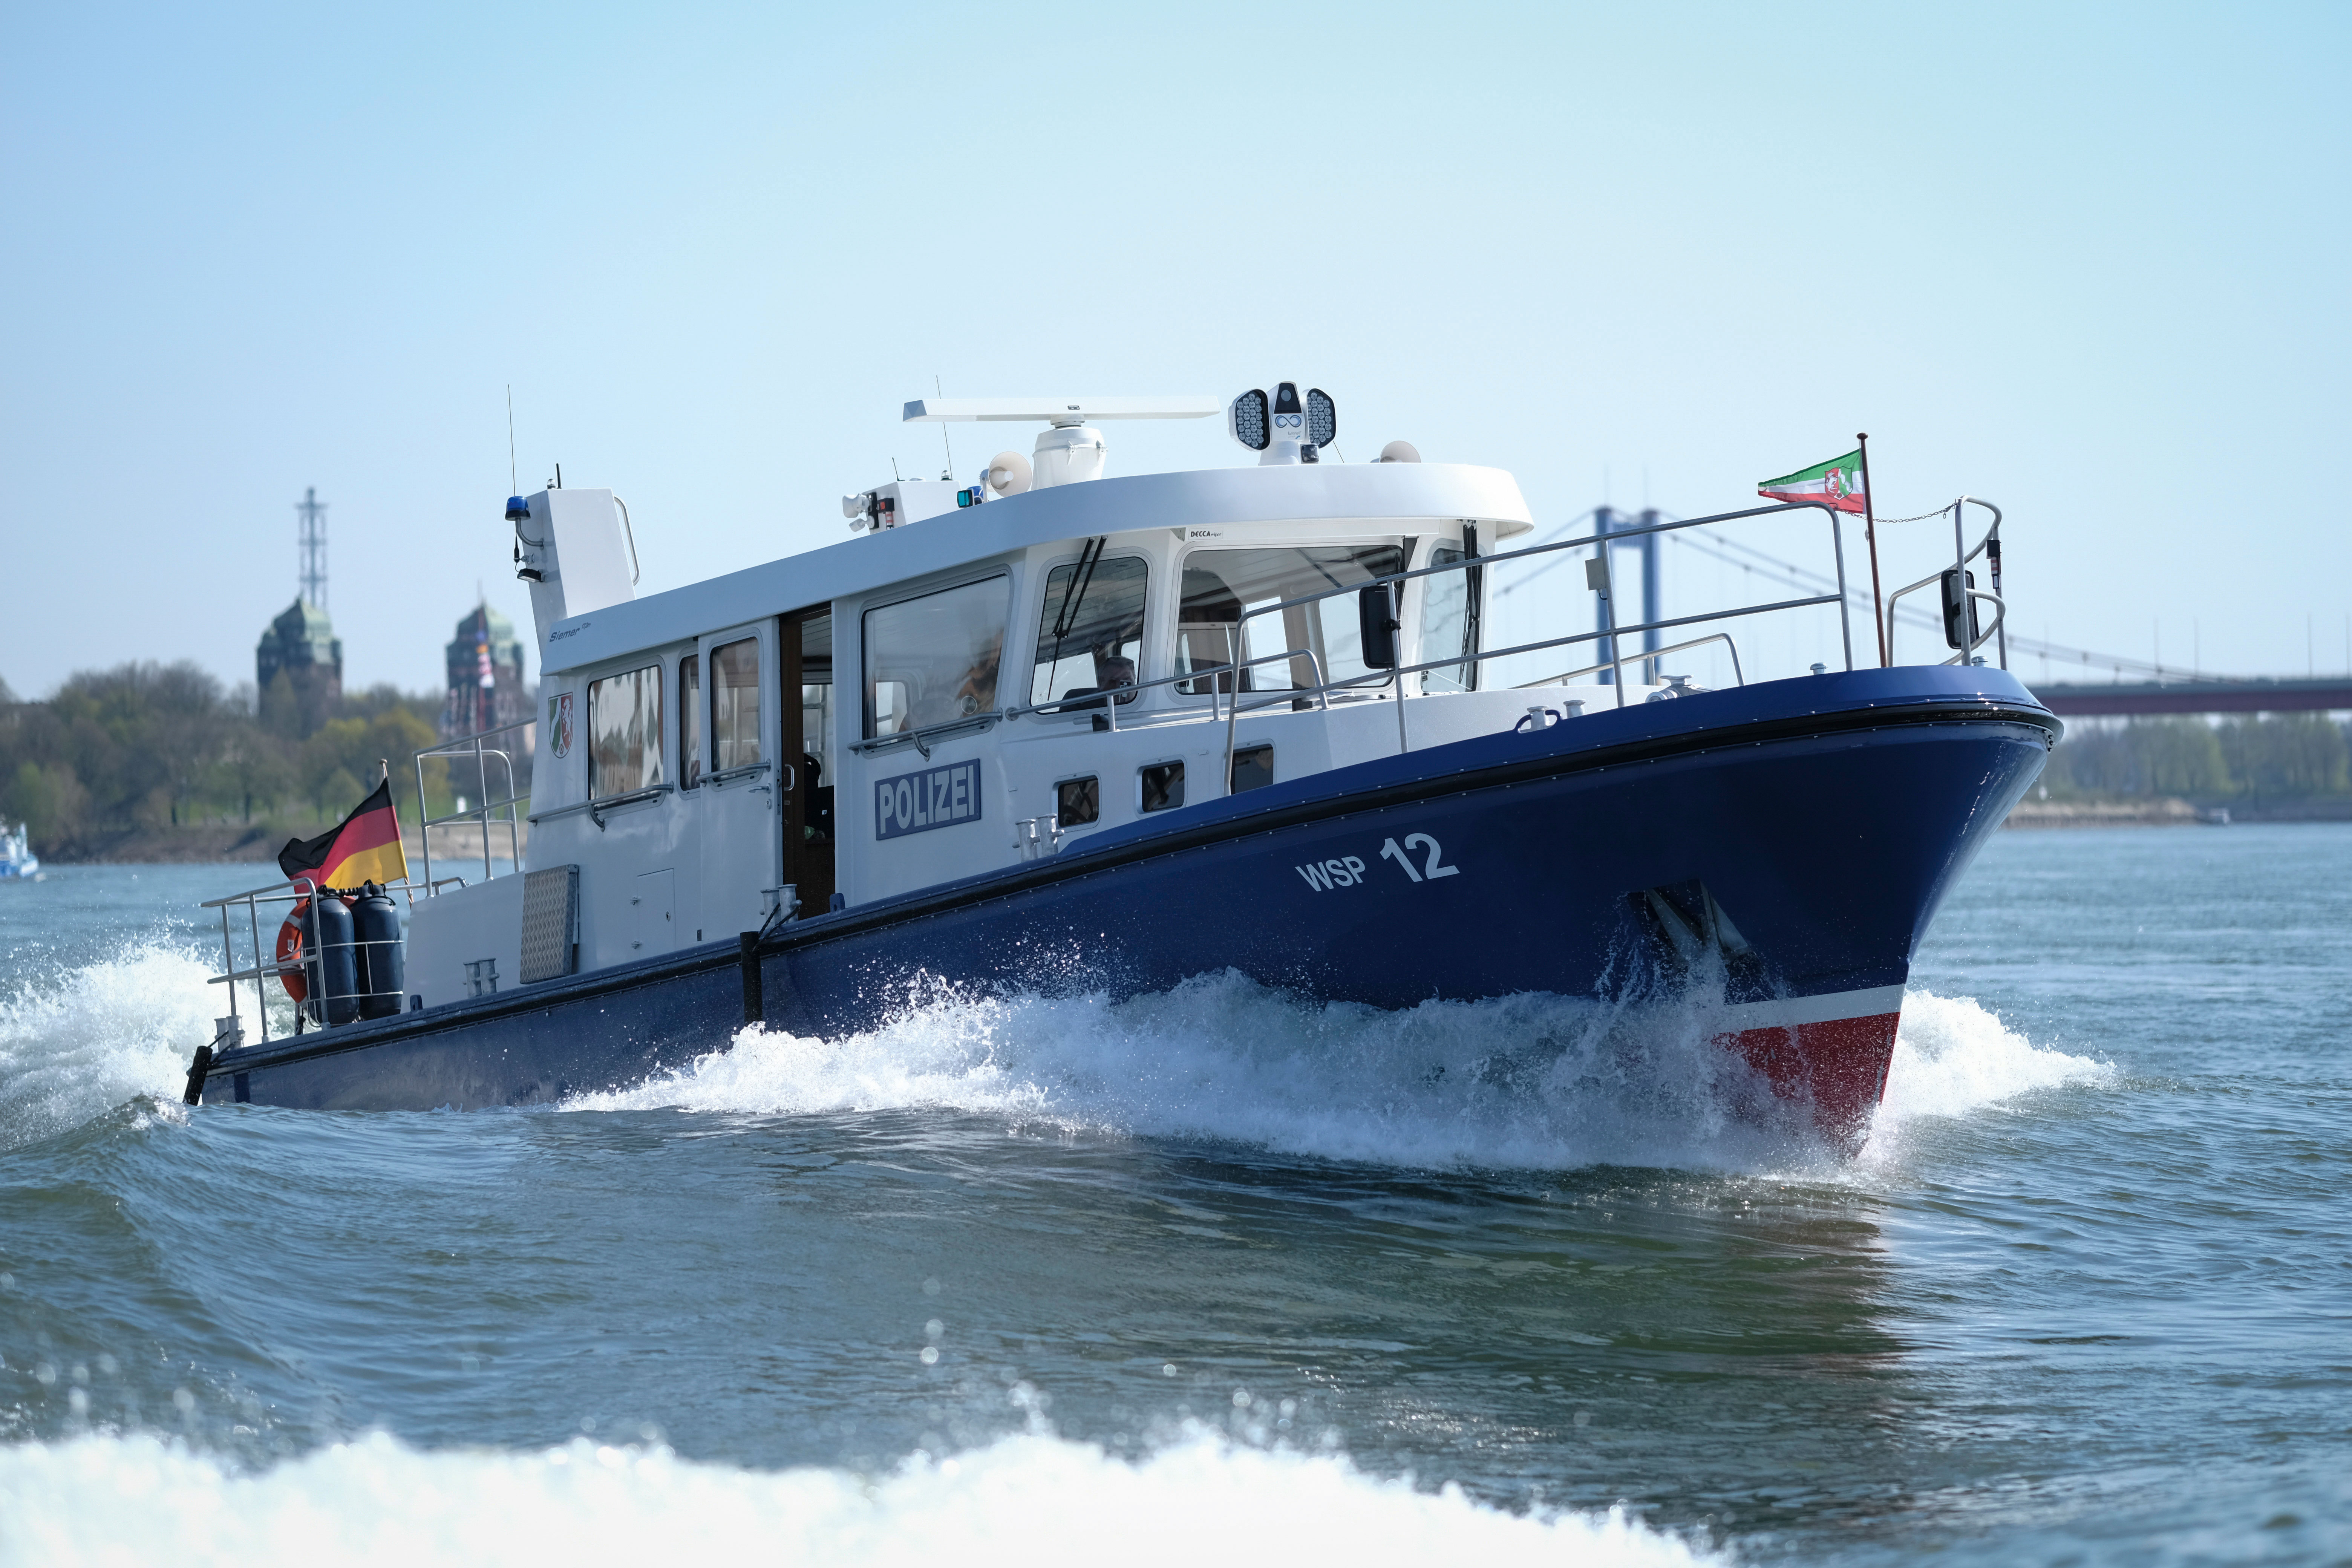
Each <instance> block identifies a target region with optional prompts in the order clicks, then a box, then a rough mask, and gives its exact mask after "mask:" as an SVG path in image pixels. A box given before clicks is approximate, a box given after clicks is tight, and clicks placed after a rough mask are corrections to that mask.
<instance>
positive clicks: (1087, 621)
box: [1029, 556, 1149, 702]
mask: <svg viewBox="0 0 2352 1568" xmlns="http://www.w3.org/2000/svg"><path fill="white" fill-rule="evenodd" d="M1079 564H1080V563H1076V562H1073V563H1070V564H1069V565H1066V566H1056V567H1055V568H1054V570H1053V571H1052V572H1051V573H1049V574H1046V577H1045V609H1044V611H1043V612H1042V613H1041V614H1040V615H1039V616H1038V620H1037V661H1036V663H1035V665H1034V667H1032V668H1033V671H1034V673H1033V674H1032V675H1031V676H1030V679H1029V700H1030V701H1032V702H1058V701H1061V700H1064V699H1066V698H1071V697H1088V696H1092V695H1093V694H1094V693H1096V692H1097V691H1109V690H1113V689H1117V688H1119V687H1132V686H1134V684H1135V664H1136V660H1137V659H1139V658H1142V657H1143V605H1144V596H1145V588H1146V585H1147V584H1146V580H1147V578H1148V575H1149V573H1148V571H1147V569H1146V568H1145V566H1144V563H1142V561H1140V560H1139V559H1138V558H1136V557H1134V556H1120V557H1118V559H1116V560H1110V561H1103V560H1097V561H1096V562H1095V563H1093V565H1092V569H1091V570H1088V571H1080V570H1079ZM1118 700H1119V701H1121V702H1132V701H1134V700H1135V693H1134V692H1133V691H1132V690H1129V691H1128V692H1127V693H1126V694H1125V695H1124V696H1122V697H1120V698H1119V699H1118Z"/></svg>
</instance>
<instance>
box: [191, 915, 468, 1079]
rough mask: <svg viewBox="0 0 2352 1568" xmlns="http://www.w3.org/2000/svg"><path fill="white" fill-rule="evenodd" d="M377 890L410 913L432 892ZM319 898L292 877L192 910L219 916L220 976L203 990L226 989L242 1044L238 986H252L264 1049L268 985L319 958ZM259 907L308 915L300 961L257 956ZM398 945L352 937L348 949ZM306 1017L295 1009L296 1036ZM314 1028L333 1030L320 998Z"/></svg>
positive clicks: (369, 993)
mask: <svg viewBox="0 0 2352 1568" xmlns="http://www.w3.org/2000/svg"><path fill="white" fill-rule="evenodd" d="M376 885H377V886H378V887H380V888H382V889H383V890H384V891H385V892H387V893H406V894H407V895H408V901H409V904H410V906H411V907H412V908H413V907H414V906H415V902H416V894H417V890H418V889H419V888H420V887H423V888H424V890H425V892H426V893H427V894H428V895H430V893H431V892H432V890H433V889H432V887H431V886H430V885H428V884H421V883H419V882H417V881H416V880H415V879H404V880H402V881H398V882H379V883H378V884H376ZM318 894H319V887H318V884H317V883H315V882H313V881H312V880H311V879H310V878H308V877H295V878H291V879H288V880H286V881H283V882H272V883H269V884H268V886H266V887H260V888H249V889H247V890H245V891H244V892H241V893H230V894H227V895H226V896H224V897H222V898H217V899H206V900H203V901H202V902H201V903H199V904H198V905H197V906H196V907H197V908H198V909H204V910H220V912H221V969H222V971H223V973H219V974H216V975H213V976H210V977H209V978H208V979H207V980H206V982H205V984H210V985H226V986H227V987H228V1018H227V1020H226V1021H227V1022H228V1023H229V1024H230V1025H232V1026H234V1028H235V1031H236V1038H238V1039H242V1038H243V1037H244V1031H245V1026H244V1024H243V1023H242V1021H241V1015H240V1014H239V1013H238V1010H237V1001H236V988H237V985H238V984H240V983H242V982H244V981H248V980H249V981H252V982H253V983H254V1012H255V1015H256V1016H257V1019H258V1021H259V1025H260V1029H261V1039H262V1041H263V1042H264V1043H267V1042H268V1039H269V994H268V990H267V982H268V981H269V980H270V979H272V978H274V977H278V976H283V975H288V974H300V973H305V972H307V971H308V969H309V967H310V959H309V955H310V954H314V953H317V952H320V950H321V949H322V948H323V947H324V945H325V944H324V942H322V941H321V940H320V934H319V907H318V901H317V900H318ZM263 904H293V905H296V906H297V907H298V908H300V909H303V910H306V911H307V918H306V920H305V921H304V928H305V929H304V936H303V942H304V946H303V949H302V954H303V955H302V956H299V957H298V958H297V959H296V960H295V961H294V962H293V963H278V962H276V961H275V960H270V961H268V962H265V961H264V960H263V958H262V956H261V955H262V951H263V949H262V942H261V906H262V905H263ZM239 905H242V906H244V908H245V910H246V914H247V930H248V935H249V937H250V940H251V942H252V943H253V966H252V967H251V968H249V969H240V968H238V967H237V963H236V942H235V940H234V938H233V936H232V934H231V932H230V930H229V923H228V912H229V910H232V909H234V908H236V907H237V906H239ZM398 940H399V939H397V938H393V937H377V938H373V939H370V940H366V941H362V940H361V939H359V938H358V937H357V936H354V937H353V939H352V942H351V943H350V944H349V945H351V946H352V947H384V946H391V945H396V943H397V942H398ZM339 945H340V944H339ZM320 973H321V974H323V973H324V970H323V969H322V970H321V971H320ZM396 994H398V993H396V992H391V991H367V992H360V993H356V994H354V998H353V999H355V1000H356V999H360V998H363V997H367V996H390V995H396ZM305 1016H307V1015H306V1013H305V1012H304V1010H303V1009H301V1008H299V1007H298V1008H297V1009H296V1013H295V1033H297V1034H299V1033H301V1025H302V1020H303V1018H304V1017H305ZM319 1026H320V1028H322V1029H324V1028H331V1027H333V1024H332V1023H331V1021H330V1020H329V1019H328V1017H327V1013H326V1007H325V1005H324V998H323V997H322V998H321V999H320V1009H319Z"/></svg>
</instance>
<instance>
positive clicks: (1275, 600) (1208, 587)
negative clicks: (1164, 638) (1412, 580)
mask: <svg viewBox="0 0 2352 1568" xmlns="http://www.w3.org/2000/svg"><path fill="white" fill-rule="evenodd" d="M1403 570H1404V549H1403V547H1402V545H1397V544H1310V545H1301V546H1298V547H1297V548H1294V549H1283V550H1196V551H1194V552H1192V554H1191V555H1190V556H1188V557H1186V558H1185V562H1184V580H1183V603H1182V608H1181V610H1179V611H1178V613H1177V626H1176V671H1175V672H1176V673H1177V674H1179V675H1182V674H1186V673H1188V672H1191V671H1194V670H1199V671H1203V672H1206V671H1210V670H1213V668H1215V667H1216V666H1218V665H1222V664H1224V663H1226V662H1227V661H1228V660H1229V659H1233V660H1237V661H1238V662H1239V663H1240V664H1241V665H1242V666H1243V668H1242V670H1241V689H1243V690H1244V691H1286V690H1307V689H1312V688H1314V687H1316V686H1318V685H1320V684H1324V683H1326V682H1329V681H1335V680H1347V679H1351V678H1353V677H1357V676H1362V675H1370V674H1371V673H1372V672H1371V671H1370V669H1369V668H1367V667H1366V666H1365V664H1364V661H1363V658H1362V654H1363V649H1362V647H1361V646H1360V632H1359V631H1358V629H1357V624H1356V596H1355V595H1353V594H1339V595H1333V596H1332V597H1330V598H1328V599H1325V600H1323V601H1322V602H1321V603H1319V604H1314V605H1292V606H1291V607H1290V608H1289V609H1286V610H1284V611H1282V612H1280V613H1279V614H1276V615H1265V616H1257V617H1256V618H1255V619H1254V620H1250V621H1247V622H1244V621H1243V619H1242V616H1243V615H1244V613H1245V612H1246V611H1249V610H1254V609H1257V608H1259V607H1260V606H1263V605H1277V604H1280V603H1281V602H1282V601H1284V600H1285V599H1297V598H1303V597H1305V596H1306V595H1309V594H1317V593H1322V592H1324V591H1326V590H1328V589H1332V588H1351V587H1355V586H1357V585H1358V584H1364V583H1369V582H1370V581H1371V580H1372V579H1373V578H1375V577H1381V576H1386V575H1387V574H1390V573H1391V572H1402V571H1403ZM1237 638H1238V641H1236V639H1237ZM1283 655H1288V657H1287V658H1284V657H1282V656H1283ZM1318 668H1320V670H1321V671H1322V675H1321V678H1320V679H1319V680H1318V678H1317V670H1318ZM1370 684H1372V683H1371V682H1369V681H1368V682H1366V685H1367V686H1370ZM1176 689H1177V690H1178V691H1180V692H1182V693H1184V694H1186V695H1188V696H1204V695H1206V694H1207V693H1208V692H1209V691H1210V690H1211V689H1215V690H1218V691H1231V690H1232V689H1234V675H1233V674H1232V672H1230V671H1226V672H1223V673H1217V674H1208V673H1203V674H1201V675H1199V676H1197V677H1195V678H1194V679H1191V680H1187V681H1181V682H1179V683H1178V685H1177V688H1176Z"/></svg>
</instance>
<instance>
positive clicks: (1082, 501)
mask: <svg viewBox="0 0 2352 1568" xmlns="http://www.w3.org/2000/svg"><path fill="white" fill-rule="evenodd" d="M1357 518H1361V519H1364V520H1366V521H1373V520H1378V521H1391V520H1395V519H1408V520H1409V519H1414V518H1427V519H1430V520H1433V521H1435V520H1439V519H1444V520H1446V521H1453V520H1456V519H1465V518H1466V519H1475V520H1476V521H1481V522H1499V523H1502V524H1504V525H1505V527H1506V531H1507V532H1511V533H1518V532H1524V531H1526V530H1527V529H1528V528H1531V527H1533V526H1534V520H1533V519H1532V518H1531V517H1529V516H1528V503H1527V499H1526V498H1525V497H1523V496H1522V495H1520V494H1519V485H1518V481H1517V479H1513V478H1512V477H1511V476H1510V475H1509V474H1507V473H1506V472H1505V471H1504V470H1502V469H1500V468H1474V467H1471V466H1469V465H1466V464H1461V463H1311V464H1271V465H1266V466H1264V467H1256V468H1202V469H1194V470H1191V471H1188V472H1182V473H1170V474H1134V475H1129V476H1126V477H1123V478H1118V479H1090V480H1087V481H1086V482H1084V483H1080V484H1071V485H1055V486H1054V487H1052V488H1050V489H1042V490H1030V491H1028V492H1026V493H1025V494H1022V495H1017V496H1007V497H1005V498H1004V499H1003V500H992V501H989V502H987V503H986V504H984V505H982V506H980V507H976V508H972V509H969V510H959V511H953V512H948V513H944V514H942V515H940V516H938V517H932V518H926V519H924V520H923V521H920V522H913V523H908V524H906V525H905V526H903V527H899V528H890V529H884V530H882V531H879V532H876V533H870V534H866V535H865V536H862V537H859V538H855V539H849V540H845V541H844V542H841V543H839V544H830V545H826V546H825V547H824V548H823V549H821V550H812V551H809V552H805V553H803V554H800V555H788V556H785V557H784V558H783V559H782V560H780V561H771V562H768V563H764V564H762V565H759V566H751V567H746V568H745V569H744V570H742V571H740V572H730V573H729V574H727V575H725V576H723V577H712V578H708V579H706V580H704V581H702V582H699V583H691V584H687V585H686V586H684V587H680V588H672V589H670V590H668V591H667V592H666V593H660V594H650V595H646V596H645V597H644V598H641V599H632V600H630V601H628V602H626V603H625V604H618V605H606V606H605V607H604V608H603V609H600V610H592V611H589V612H588V613H586V614H584V615H579V616H569V617H567V618H566V619H564V620H562V621H559V622H557V623H556V624H555V626H552V627H551V628H550V629H549V633H548V638H547V645H546V647H545V650H544V652H543V654H542V657H541V670H542V672H543V673H545V674H549V675H561V674H562V673H563V672H565V671H567V670H572V669H579V668H583V667H584V666H587V665H592V664H596V663H599V662H601V661H603V660H604V659H608V658H618V657H620V656H621V655H624V654H628V653H634V652H635V651H637V650H638V649H641V648H651V647H661V646H663V645H665V644H667V643H674V642H681V641H684V640H685V639H687V638H688V637H698V636H699V635H701V634H702V633H704V632H709V631H717V630H719V629H721V628H723V627H726V626H737V625H740V624H741V623H743V622H745V621H750V620H755V619H757V618H758V617H760V616H772V615H777V614H780V613H782V612H783V611H785V610H792V609H798V608H801V607H803V606H804V605H817V604H823V603H824V602H826V601H827V600H832V599H839V598H845V597H848V596H850V595H859V594H866V593H870V592H872V591H874V590H876V589H877V588H886V587H887V586H889V585H890V584H893V583H903V582H908V581H912V580H914V579H917V578H921V577H928V576H929V575H931V574H934V573H939V572H945V571H949V570H950V569H952V568H954V567H956V566H958V565H960V564H961V563H965V562H971V561H985V560H988V559H990V558H991V557H993V556H998V555H1003V554H1008V553H1010V552H1013V551H1017V550H1025V549H1028V548H1030V547H1031V546H1033V545H1038V544H1050V543H1053V542H1055V541H1058V540H1068V539H1083V538H1087V537H1089V536H1091V535H1093V534H1097V533H1129V532H1133V531H1138V530H1141V529H1150V528H1169V529H1178V528H1200V527H1211V526H1224V525H1231V524H1237V523H1277V522H1307V521H1341V520H1351V519H1357Z"/></svg>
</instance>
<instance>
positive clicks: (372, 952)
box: [352, 882, 408, 1018]
mask: <svg viewBox="0 0 2352 1568" xmlns="http://www.w3.org/2000/svg"><path fill="white" fill-rule="evenodd" d="M352 928H353V931H354V934H355V935H356V937H357V939H358V946H357V948H356V949H355V950H354V951H355V952H357V954H358V963H357V964H356V968H357V971H358V978H359V992H360V1016H361V1017H362V1018H389V1017H392V1016H394V1015H395V1014H397V1013H398V1012H399V1011H400V1010H401V1009H402V1008H403V1007H404V1006H406V1005H408V998H407V991H408V977H407V967H408V966H407V963H406V962H405V961H404V957H403V955H402V953H401V950H400V906H399V905H398V904H396V903H394V901H393V898H392V895H391V894H390V893H387V892H385V891H384V890H383V888H382V887H380V886H378V885H377V884H376V883H373V882H370V883H368V884H367V885H366V886H364V887H362V889H360V896H359V897H358V898H357V899H354V900H352Z"/></svg>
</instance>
